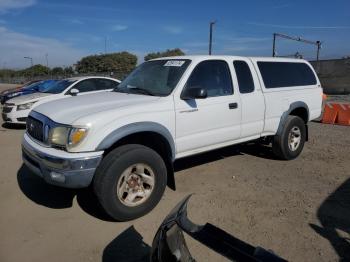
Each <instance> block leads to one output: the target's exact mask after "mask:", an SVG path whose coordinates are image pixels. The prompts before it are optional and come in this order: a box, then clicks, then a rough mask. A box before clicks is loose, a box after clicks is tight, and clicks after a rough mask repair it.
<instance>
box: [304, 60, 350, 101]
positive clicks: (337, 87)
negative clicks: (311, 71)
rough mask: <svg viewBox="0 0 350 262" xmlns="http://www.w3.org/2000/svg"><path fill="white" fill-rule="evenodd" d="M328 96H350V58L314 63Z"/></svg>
mask: <svg viewBox="0 0 350 262" xmlns="http://www.w3.org/2000/svg"><path fill="white" fill-rule="evenodd" d="M311 64H312V65H313V67H314V68H315V70H316V72H317V74H318V77H319V78H320V81H321V84H322V87H323V90H324V92H325V93H326V94H332V95H345V94H350V58H344V59H332V60H320V61H312V62H311Z"/></svg>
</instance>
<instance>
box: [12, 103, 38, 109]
mask: <svg viewBox="0 0 350 262" xmlns="http://www.w3.org/2000/svg"><path fill="white" fill-rule="evenodd" d="M36 102H37V101H34V102H30V103H25V104H22V105H18V106H17V111H20V110H27V109H30V108H31V107H32V105H33V104H34V103H36Z"/></svg>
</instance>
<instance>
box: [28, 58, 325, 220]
mask: <svg viewBox="0 0 350 262" xmlns="http://www.w3.org/2000/svg"><path fill="white" fill-rule="evenodd" d="M321 105H322V88H321V85H320V82H319V80H318V78H317V76H316V74H315V71H314V70H313V68H312V66H311V65H310V64H309V63H308V62H306V61H305V60H300V59H284V58H246V57H236V56H181V57H171V58H161V59H156V60H151V61H148V62H145V63H143V64H142V65H140V66H139V67H137V68H136V69H135V70H134V71H133V72H132V73H131V74H130V75H129V76H128V77H127V78H126V79H125V80H124V81H123V82H122V83H121V84H120V85H119V86H118V87H117V88H116V89H115V90H114V91H113V92H103V93H99V94H92V95H86V96H77V97H71V98H67V99H62V100H59V101H54V102H50V103H46V104H43V105H40V106H38V107H36V108H35V109H34V110H33V111H31V113H30V115H29V117H28V120H27V132H26V133H25V135H24V139H23V143H22V148H23V160H24V163H25V164H26V165H27V166H28V167H29V168H30V169H31V170H32V171H34V173H35V174H37V175H39V176H41V177H42V178H43V179H45V180H46V181H47V182H48V183H51V184H55V185H58V186H63V187H71V188H78V187H87V186H89V185H90V184H91V183H93V187H94V191H95V193H96V195H97V196H98V199H99V201H100V203H101V204H102V206H103V207H104V209H105V210H106V212H107V213H108V214H109V215H110V216H112V217H113V218H115V219H116V220H129V219H134V218H136V217H139V216H141V215H143V214H145V213H147V212H148V211H150V210H151V209H152V208H153V207H154V206H155V205H156V204H157V203H158V201H159V200H160V199H161V196H162V194H163V192H164V189H165V187H166V185H167V184H168V185H169V186H171V187H172V188H175V183H174V175H173V163H174V161H175V160H176V159H179V158H182V157H186V156H190V155H194V154H198V153H201V152H205V151H209V150H212V149H216V148H220V147H224V146H228V145H233V144H237V143H242V142H246V141H251V140H257V139H263V140H264V143H271V144H272V150H273V152H274V153H275V154H276V157H278V158H281V159H285V160H288V159H294V158H296V157H297V156H298V155H299V154H300V153H301V151H302V149H303V146H304V142H305V141H306V140H307V139H308V132H307V123H308V121H310V120H312V119H315V118H317V117H319V116H320V114H321Z"/></svg>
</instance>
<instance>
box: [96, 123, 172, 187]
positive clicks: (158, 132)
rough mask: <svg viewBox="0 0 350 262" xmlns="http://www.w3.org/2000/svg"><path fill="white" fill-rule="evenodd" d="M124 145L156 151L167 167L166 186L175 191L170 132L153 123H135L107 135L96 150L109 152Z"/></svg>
mask: <svg viewBox="0 0 350 262" xmlns="http://www.w3.org/2000/svg"><path fill="white" fill-rule="evenodd" d="M125 144H141V145H144V146H147V147H150V148H151V149H153V150H154V151H156V152H157V153H158V154H159V155H160V156H161V157H162V158H163V160H164V162H165V164H166V166H167V176H168V177H167V179H168V186H169V187H170V188H171V189H173V190H175V178H174V169H173V162H174V161H175V142H174V139H173V136H172V135H171V133H170V131H169V130H168V129H167V128H166V127H164V126H163V125H161V124H158V123H155V122H137V123H132V124H128V125H125V126H123V127H120V128H118V129H116V130H114V131H113V132H112V133H110V134H109V135H107V136H106V137H105V138H104V139H103V140H102V141H101V142H100V144H99V145H98V146H97V148H96V150H104V151H105V154H108V152H110V151H111V150H113V149H115V148H116V147H118V146H121V145H125Z"/></svg>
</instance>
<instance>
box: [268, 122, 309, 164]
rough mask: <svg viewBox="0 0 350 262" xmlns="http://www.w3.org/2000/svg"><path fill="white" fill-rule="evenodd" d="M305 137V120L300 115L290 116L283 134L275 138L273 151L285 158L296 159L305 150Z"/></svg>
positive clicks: (279, 156)
mask: <svg viewBox="0 0 350 262" xmlns="http://www.w3.org/2000/svg"><path fill="white" fill-rule="evenodd" d="M305 139H306V127H305V123H304V121H303V120H302V119H301V118H300V117H298V116H288V117H287V120H286V122H285V124H284V128H283V130H282V132H281V134H280V135H275V136H274V138H273V141H272V150H273V153H274V154H275V155H276V156H277V157H278V158H281V159H284V160H291V159H294V158H296V157H297V156H299V155H300V153H301V151H302V150H303V147H304V143H305Z"/></svg>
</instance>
